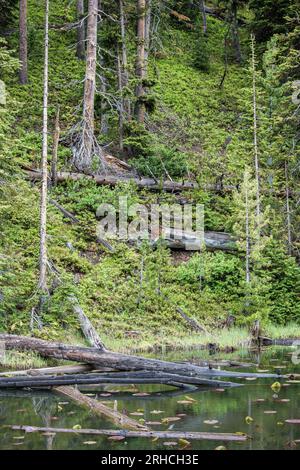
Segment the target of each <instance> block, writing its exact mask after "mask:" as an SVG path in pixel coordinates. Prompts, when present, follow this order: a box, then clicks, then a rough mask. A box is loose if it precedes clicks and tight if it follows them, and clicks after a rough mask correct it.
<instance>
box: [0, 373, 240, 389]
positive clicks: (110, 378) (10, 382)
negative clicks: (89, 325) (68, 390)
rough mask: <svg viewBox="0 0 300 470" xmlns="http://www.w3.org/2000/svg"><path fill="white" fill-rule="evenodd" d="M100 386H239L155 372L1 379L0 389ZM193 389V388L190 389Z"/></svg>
mask: <svg viewBox="0 0 300 470" xmlns="http://www.w3.org/2000/svg"><path fill="white" fill-rule="evenodd" d="M88 384H93V385H96V384H98V385H101V384H122V385H126V384H164V385H169V386H173V387H179V388H188V386H189V385H197V386H202V385H204V386H208V387H214V388H216V387H236V386H239V384H236V383H232V382H223V381H220V380H209V379H204V378H198V377H188V376H184V375H176V374H165V373H160V372H155V371H146V372H128V373H110V374H96V373H94V374H77V375H66V376H63V375H59V376H32V377H8V378H6V377H2V378H0V389H3V388H45V387H57V386H62V385H88ZM192 388H193V387H192Z"/></svg>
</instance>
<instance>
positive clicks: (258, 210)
mask: <svg viewBox="0 0 300 470" xmlns="http://www.w3.org/2000/svg"><path fill="white" fill-rule="evenodd" d="M251 51H252V86H253V144H254V166H255V180H256V201H257V202H256V217H257V227H259V226H260V214H261V208H260V166H259V155H258V140H257V92H256V57H255V36H254V35H253V34H251Z"/></svg>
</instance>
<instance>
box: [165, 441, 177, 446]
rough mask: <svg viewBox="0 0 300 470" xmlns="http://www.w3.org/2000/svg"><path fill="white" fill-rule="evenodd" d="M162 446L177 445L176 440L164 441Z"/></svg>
mask: <svg viewBox="0 0 300 470" xmlns="http://www.w3.org/2000/svg"><path fill="white" fill-rule="evenodd" d="M163 445H164V446H168V447H171V446H177V442H173V441H172V442H164V443H163Z"/></svg>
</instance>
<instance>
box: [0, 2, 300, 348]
mask: <svg viewBox="0 0 300 470" xmlns="http://www.w3.org/2000/svg"><path fill="white" fill-rule="evenodd" d="M299 18H300V4H299V2H298V0H296V1H292V0H276V1H271V0H260V1H258V0H242V1H237V0H212V1H205V0H115V1H113V2H112V1H109V0H88V1H84V0H71V1H70V0H45V1H37V0H19V1H17V0H0V198H1V199H0V331H2V332H6V333H11V334H30V333H31V334H32V335H33V336H36V337H38V338H41V339H49V340H56V339H58V340H60V339H65V338H68V339H69V340H70V342H72V341H74V339H75V340H76V338H78V337H79V334H80V325H79V323H78V317H77V314H76V311H77V313H78V309H79V310H80V311H81V310H82V311H83V312H84V313H85V315H86V316H87V317H88V318H89V319H90V320H91V321H92V323H93V325H94V327H95V328H96V330H97V331H98V332H99V333H100V335H101V338H104V341H105V342H106V344H109V345H114V347H115V349H118V347H119V346H118V341H127V342H128V343H129V344H133V345H134V347H135V348H136V349H138V348H141V349H142V348H143V347H144V348H145V349H146V348H147V346H149V345H151V346H153V345H164V344H171V345H176V344H178V343H181V344H183V345H184V344H188V342H189V339H188V338H189V337H190V338H193V341H194V342H197V341H199V339H197V335H201V334H203V333H207V332H208V333H211V334H213V332H215V331H218V329H220V328H222V329H224V328H225V327H228V328H230V327H231V328H233V329H236V330H238V331H240V333H239V337H238V340H239V341H240V340H241V339H243V338H244V337H245V336H246V337H247V336H248V334H249V330H250V329H253V328H254V327H253V325H256V327H257V328H258V329H259V330H260V331H259V333H260V332H261V331H262V332H263V334H265V335H267V336H270V331H271V330H272V328H273V329H274V328H275V326H276V327H278V328H284V327H288V325H293V329H295V328H296V329H297V324H299V323H300V302H299V294H300V267H299V260H300V251H299V250H300V239H299V229H300V209H299V208H300V205H299V202H300V192H299V177H300V167H299V164H300V134H299V132H300V127H299V126H300V121H299V105H300V57H299V50H300V20H299ZM120 197H127V200H128V204H143V205H144V206H146V207H150V206H151V205H155V204H169V205H172V204H179V205H181V206H185V205H196V204H199V205H203V206H204V223H205V227H204V228H205V235H204V240H205V246H204V247H202V249H201V250H195V251H190V250H185V249H184V247H183V246H181V244H180V241H179V242H178V244H177V245H176V243H173V244H172V240H164V239H163V238H162V237H160V236H158V238H157V240H155V242H153V240H151V242H149V241H147V240H137V241H136V242H135V243H133V242H132V241H130V240H129V241H128V240H121V239H116V240H109V239H104V238H101V237H99V233H98V228H97V227H98V223H99V220H97V219H99V217H97V209H98V207H99V206H100V205H101V204H102V203H105V204H112V205H114V206H115V207H116V211H117V213H118V210H119V207H118V204H119V201H120ZM135 216H136V215H132V216H131V220H133V219H134V217H135ZM299 328H300V327H299ZM293 331H294V330H293ZM294 336H296V335H295V334H294ZM298 336H299V334H298ZM208 338H209V339H208V340H209V341H212V339H211V337H210V336H209V337H208ZM230 341H232V339H231V340H229V345H230V344H231V343H230ZM226 345H227V344H226Z"/></svg>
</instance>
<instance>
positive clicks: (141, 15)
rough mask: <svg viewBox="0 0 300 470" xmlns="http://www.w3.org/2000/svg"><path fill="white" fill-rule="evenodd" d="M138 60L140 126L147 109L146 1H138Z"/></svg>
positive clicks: (138, 113)
mask: <svg viewBox="0 0 300 470" xmlns="http://www.w3.org/2000/svg"><path fill="white" fill-rule="evenodd" d="M137 15H138V25H137V58H136V78H137V81H138V84H137V86H136V107H135V114H136V119H137V121H138V122H139V123H140V124H144V122H145V113H146V107H145V102H144V97H145V89H144V79H145V76H146V75H145V72H146V69H145V18H146V0H137Z"/></svg>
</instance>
